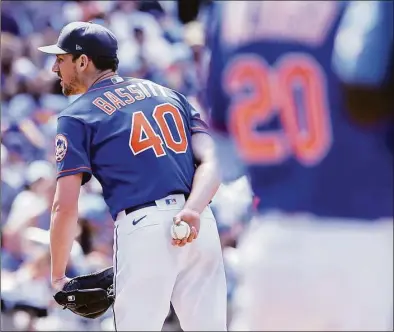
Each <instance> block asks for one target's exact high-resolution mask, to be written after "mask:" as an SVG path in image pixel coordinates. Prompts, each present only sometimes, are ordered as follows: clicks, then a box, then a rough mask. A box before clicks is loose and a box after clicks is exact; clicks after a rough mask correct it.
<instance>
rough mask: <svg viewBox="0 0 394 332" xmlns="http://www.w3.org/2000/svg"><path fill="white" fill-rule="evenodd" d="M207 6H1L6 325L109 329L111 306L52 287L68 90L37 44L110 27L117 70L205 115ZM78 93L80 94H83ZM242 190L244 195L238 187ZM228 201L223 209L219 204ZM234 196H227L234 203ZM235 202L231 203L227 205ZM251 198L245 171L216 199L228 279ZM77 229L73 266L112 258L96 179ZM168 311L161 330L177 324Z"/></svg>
mask: <svg viewBox="0 0 394 332" xmlns="http://www.w3.org/2000/svg"><path fill="white" fill-rule="evenodd" d="M208 7H209V6H208V5H207V6H206V7H203V8H202V9H201V10H200V14H199V16H198V17H197V18H196V19H195V20H193V21H192V22H190V23H187V24H184V23H182V22H181V21H180V20H179V16H178V13H177V9H178V8H177V2H176V1H148V2H147V1H49V2H46V1H45V2H44V1H3V2H2V10H1V30H2V31H1V45H2V46H1V47H2V54H1V86H2V89H1V236H2V241H1V255H2V264H1V265H2V266H1V279H2V286H1V298H2V300H1V302H2V330H30V331H32V330H37V331H43V330H74V331H76V330H81V331H82V330H83V331H87V330H95V331H97V330H112V329H113V325H112V324H113V323H112V313H111V312H107V314H106V315H105V316H103V317H102V318H101V319H98V320H94V321H91V320H83V319H79V318H77V317H76V316H75V315H73V314H71V313H70V312H69V311H68V310H62V309H61V308H59V307H58V306H57V305H54V303H53V299H52V293H51V288H50V256H49V247H48V244H49V232H48V229H49V224H50V210H51V205H52V200H53V195H54V189H55V181H56V180H55V175H56V174H55V172H56V170H55V160H54V155H55V154H54V148H55V145H54V136H55V133H56V118H57V114H58V113H59V112H60V111H61V110H63V109H64V108H65V107H66V106H67V105H68V104H69V103H70V102H72V101H73V100H74V98H76V96H73V97H70V98H68V97H65V96H63V95H62V93H61V87H60V84H59V81H58V79H57V77H56V75H55V74H53V73H52V72H51V67H52V64H53V61H54V57H53V56H47V55H46V54H44V53H41V52H38V51H37V47H38V46H40V45H45V44H50V43H53V42H54V41H55V40H56V38H57V36H58V33H59V31H60V29H61V28H62V27H63V26H64V25H65V24H67V23H69V22H71V21H78V20H80V21H93V22H96V23H99V24H103V25H106V26H107V27H108V28H109V29H111V30H112V31H113V32H114V33H115V34H116V36H117V37H118V40H119V60H120V66H119V71H118V72H119V74H120V75H122V76H135V77H139V78H146V79H150V80H153V81H155V82H157V83H159V84H163V85H165V86H168V87H170V88H173V89H175V90H177V91H180V92H181V93H183V94H184V95H186V96H187V98H188V99H189V101H190V102H191V103H192V104H193V105H194V106H195V107H196V108H197V109H199V110H200V111H201V112H202V116H203V117H204V106H205V101H204V91H203V90H202V89H203V88H204V86H205V84H203V81H204V79H205V77H204V68H206V64H207V59H208V57H209V55H208V54H207V53H208V52H207V50H206V48H205V47H204V45H205V40H204V22H205V16H206V15H205V14H206V12H207V11H208V10H209V8H208ZM77 97H78V96H77ZM239 192H244V195H242V198H240V197H235V196H234V193H239ZM224 203H226V208H225V209H223V208H221V207H222V206H223V204H224ZM229 203H230V204H229ZM229 206H231V208H229ZM251 206H252V198H251V193H250V188H249V186H248V183H247V181H246V179H245V178H241V179H239V180H238V181H236V182H234V183H229V184H227V185H223V186H222V188H220V190H219V192H218V194H217V196H216V197H215V199H214V202H213V209H215V211H216V214H217V217H218V220H219V221H220V223H219V229H220V234H221V240H222V245H223V248H224V249H225V251H224V252H225V260H226V262H227V263H226V268H227V272H228V273H227V276H228V285H229V298H231V294H232V289H233V287H234V285H235V274H234V273H233V272H232V271H233V269H234V266H235V265H236V264H237V262H236V259H235V256H234V255H233V254H232V249H233V247H234V246H235V241H236V238H237V234H238V233H239V232H240V231H241V229H242V222H243V221H246V220H247V219H248V218H249V216H248V215H247V214H245V213H242V212H240V211H244V210H245V209H244V208H245V207H251ZM79 213H80V215H79V223H78V224H79V231H78V236H77V238H76V241H75V243H74V246H73V250H72V255H71V256H72V258H71V261H70V264H69V266H68V271H67V274H68V276H70V277H73V276H76V275H80V274H85V273H90V272H93V271H97V270H99V269H101V268H105V267H107V266H110V265H112V253H113V250H112V246H113V221H112V219H111V217H110V215H109V213H108V211H107V207H106V205H105V202H104V200H103V198H102V196H101V186H100V184H99V183H98V181H97V180H95V179H92V180H91V181H90V182H89V183H88V184H87V185H85V186H84V187H83V188H82V191H81V195H80V203H79ZM178 328H179V327H178V325H177V319H176V317H175V315H174V313H173V311H172V310H171V311H170V312H169V316H168V319H167V324H166V327H165V328H164V329H168V330H171V329H173V330H176V329H178Z"/></svg>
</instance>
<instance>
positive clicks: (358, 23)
mask: <svg viewBox="0 0 394 332" xmlns="http://www.w3.org/2000/svg"><path fill="white" fill-rule="evenodd" d="M392 52H393V2H392V1H352V2H350V4H349V6H348V7H347V9H346V12H345V15H344V17H343V19H342V22H341V24H340V27H339V31H338V34H337V37H336V40H335V47H334V53H333V67H334V70H335V72H336V73H337V75H338V76H339V78H340V79H341V80H342V81H343V82H344V83H346V84H354V85H372V86H379V85H381V84H383V83H384V82H385V79H386V76H387V72H388V68H389V66H390V61H391V56H392V54H391V53H392Z"/></svg>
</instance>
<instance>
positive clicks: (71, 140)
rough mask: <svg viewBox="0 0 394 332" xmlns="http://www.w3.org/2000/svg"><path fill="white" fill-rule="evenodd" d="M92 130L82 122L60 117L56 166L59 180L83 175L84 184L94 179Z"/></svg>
mask: <svg viewBox="0 0 394 332" xmlns="http://www.w3.org/2000/svg"><path fill="white" fill-rule="evenodd" d="M90 136H91V130H90V128H89V127H88V126H87V125H86V124H84V123H83V122H82V121H79V120H77V119H74V118H72V117H68V116H63V117H60V118H59V120H58V123H57V135H56V139H55V141H56V142H55V144H56V165H57V178H58V179H59V178H61V177H63V176H67V175H73V174H78V173H83V178H82V184H85V183H86V182H88V181H89V180H90V178H91V177H92V168H91V165H90V156H89V142H90Z"/></svg>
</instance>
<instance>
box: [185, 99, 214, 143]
mask: <svg viewBox="0 0 394 332" xmlns="http://www.w3.org/2000/svg"><path fill="white" fill-rule="evenodd" d="M188 106H189V110H190V130H191V134H192V135H193V134H196V133H206V134H209V128H208V125H207V124H206V122H205V121H204V120H203V119H202V118H201V114H200V112H198V111H197V110H196V109H195V108H194V107H193V106H192V105H190V103H188Z"/></svg>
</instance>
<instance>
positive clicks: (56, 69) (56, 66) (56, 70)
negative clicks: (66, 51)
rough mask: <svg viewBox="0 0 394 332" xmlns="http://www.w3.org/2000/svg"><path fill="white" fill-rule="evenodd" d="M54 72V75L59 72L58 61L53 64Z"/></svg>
mask: <svg viewBox="0 0 394 332" xmlns="http://www.w3.org/2000/svg"><path fill="white" fill-rule="evenodd" d="M52 71H53V72H54V73H57V72H58V71H59V65H58V63H57V61H55V63H54V64H53V66H52Z"/></svg>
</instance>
